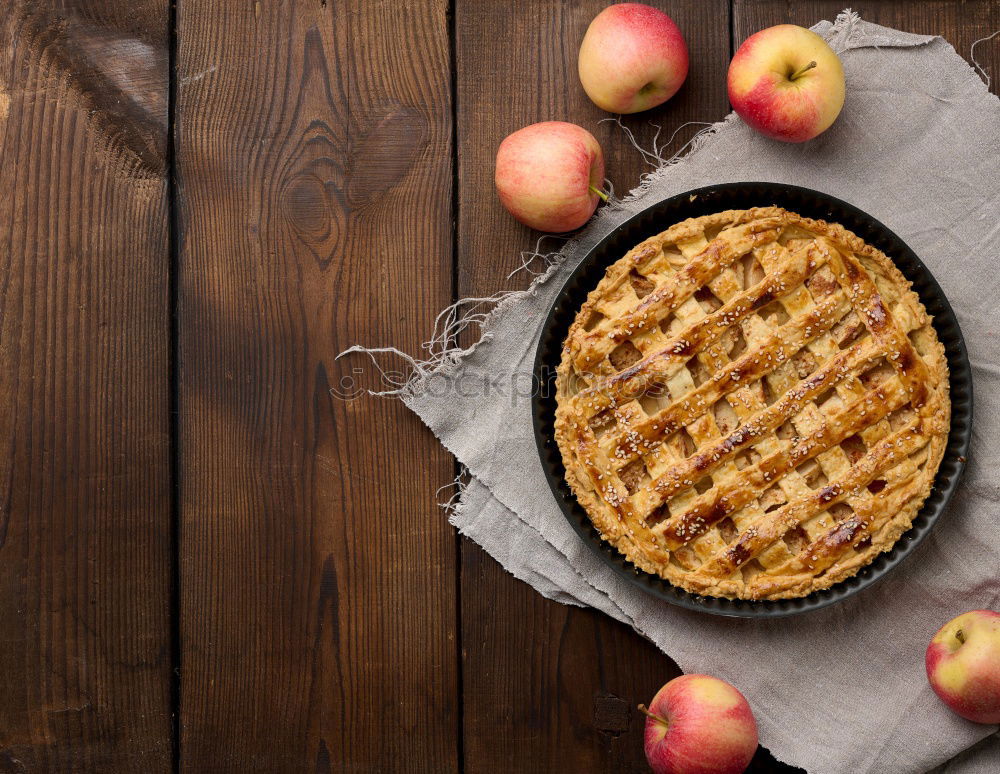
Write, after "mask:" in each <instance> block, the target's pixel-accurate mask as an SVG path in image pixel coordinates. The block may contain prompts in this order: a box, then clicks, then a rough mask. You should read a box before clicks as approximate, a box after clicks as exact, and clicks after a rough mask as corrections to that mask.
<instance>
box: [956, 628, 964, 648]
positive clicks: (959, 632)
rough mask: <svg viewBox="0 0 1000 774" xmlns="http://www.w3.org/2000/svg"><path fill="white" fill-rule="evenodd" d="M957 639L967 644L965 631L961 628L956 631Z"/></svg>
mask: <svg viewBox="0 0 1000 774" xmlns="http://www.w3.org/2000/svg"><path fill="white" fill-rule="evenodd" d="M955 639H956V640H958V641H959V642H960V643H962V644H963V645H964V644H965V632H963V631H962V630H961V629H959V630H958V631H957V632H955Z"/></svg>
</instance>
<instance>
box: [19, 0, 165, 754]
mask: <svg viewBox="0 0 1000 774" xmlns="http://www.w3.org/2000/svg"><path fill="white" fill-rule="evenodd" d="M168 32H169V12H168V3H167V0H147V1H146V2H134V0H133V1H132V2H119V1H118V0H108V1H107V2H101V3H98V2H96V0H94V1H93V2H88V1H86V0H64V1H63V2H60V3H35V2H27V0H14V1H13V2H9V3H7V4H5V5H4V9H3V12H2V14H0V158H2V159H3V164H0V190H2V191H3V196H2V197H0V245H2V249H0V277H2V279H0V437H2V438H3V439H4V446H3V449H4V451H3V454H2V455H0V481H3V486H2V490H0V491H2V495H0V629H2V636H0V697H2V699H0V771H5V772H28V771H31V772H44V771H52V772H57V771H58V772H70V771H93V772H113V771H144V772H166V771H169V769H170V759H171V729H170V649H169V642H170V636H169V614H170V613H169V600H170V540H171V537H170V536H171V526H170V471H169V414H168V402H169V378H168V362H169V319H170V318H169V286H168V283H169V265H170V259H169V227H168V207H167V179H166V168H167V164H166V159H165V149H166V136H167V95H168V74H167V69H168V68H167V60H168Z"/></svg>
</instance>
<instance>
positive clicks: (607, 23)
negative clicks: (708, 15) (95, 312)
mask: <svg viewBox="0 0 1000 774" xmlns="http://www.w3.org/2000/svg"><path fill="white" fill-rule="evenodd" d="M577 69H578V72H579V74H580V83H581V84H582V85H583V90H584V91H585V92H587V96H588V97H590V99H591V100H592V101H593V103H594V104H595V105H597V106H598V107H599V108H601V109H602V110H607V111H609V112H611V113H638V112H639V111H640V110H649V109H650V108H652V107H656V106H657V105H659V104H661V103H663V102H666V101H667V100H668V99H670V98H671V97H672V96H674V94H676V93H677V90H678V89H679V88H680V87H681V84H683V83H684V79H685V78H687V73H688V49H687V43H685V42H684V36H683V35H682V34H681V31H680V30H679V29H678V28H677V25H676V24H674V21H673V19H671V18H670V17H669V16H667V14H665V13H664V12H663V11H661V10H659V9H658V8H652V7H650V6H648V5H644V4H642V3H619V4H617V5H611V6H608V7H607V8H605V9H604V10H603V11H601V12H600V13H599V14H597V16H595V17H594V20H593V21H592V22H591V23H590V26H589V27H588V28H587V33H586V34H585V35H584V36H583V43H581V44H580V53H579V58H578V60H577Z"/></svg>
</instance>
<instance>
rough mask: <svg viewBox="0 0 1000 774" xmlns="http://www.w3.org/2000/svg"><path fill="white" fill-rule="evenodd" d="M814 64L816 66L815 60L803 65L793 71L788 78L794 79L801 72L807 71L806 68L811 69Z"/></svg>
mask: <svg viewBox="0 0 1000 774" xmlns="http://www.w3.org/2000/svg"><path fill="white" fill-rule="evenodd" d="M815 66H816V62H810V63H809V64H807V65H803V66H802V67H800V68H799V69H798V70H796V71H795V72H794V73H792V74H791V75H790V76H788V80H790V81H794V80H795V79H796V78H798V77H799V76H801V75H802V73H804V72H807V71H808V70H812V69H813V68H814V67H815Z"/></svg>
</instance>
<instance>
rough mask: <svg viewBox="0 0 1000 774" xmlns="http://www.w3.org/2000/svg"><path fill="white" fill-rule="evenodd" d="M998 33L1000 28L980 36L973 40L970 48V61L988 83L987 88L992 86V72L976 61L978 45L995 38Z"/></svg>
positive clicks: (999, 33)
mask: <svg viewBox="0 0 1000 774" xmlns="http://www.w3.org/2000/svg"><path fill="white" fill-rule="evenodd" d="M997 35H1000V30H997V31H996V32H994V33H993V34H992V35H987V36H986V37H985V38H980V39H979V40H976V41H974V42H973V44H972V46H971V47H970V48H969V61H970V62H972V66H973V67H975V68H976V70H977V71H978V72H979V75H980V76H981V77H982V79H983V81H984V82H985V83H986V88H987V89H988V88H989V87H990V83H991V79H990V74H989V73H988V72H986V70H984V69H983V67H982V65H980V64H979V62H977V61H976V46H978V45H979V44H980V43H985V42H986V41H987V40H993V38H995V37H996V36H997Z"/></svg>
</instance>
